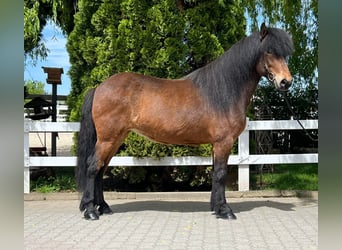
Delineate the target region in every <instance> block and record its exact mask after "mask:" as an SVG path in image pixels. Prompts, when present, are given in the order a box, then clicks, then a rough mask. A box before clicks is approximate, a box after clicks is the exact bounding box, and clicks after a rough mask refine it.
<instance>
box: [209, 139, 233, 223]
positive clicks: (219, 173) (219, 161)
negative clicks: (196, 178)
mask: <svg viewBox="0 0 342 250" xmlns="http://www.w3.org/2000/svg"><path fill="white" fill-rule="evenodd" d="M230 150H231V147H227V145H226V144H214V145H213V164H214V171H213V176H212V178H213V181H212V192H211V209H212V210H213V211H214V212H215V214H216V217H217V218H224V219H230V220H233V219H236V216H235V214H234V213H233V211H232V209H231V208H230V206H229V205H228V203H227V201H226V197H225V186H226V181H227V161H228V156H229V153H230Z"/></svg>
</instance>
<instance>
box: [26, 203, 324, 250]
mask: <svg viewBox="0 0 342 250" xmlns="http://www.w3.org/2000/svg"><path fill="white" fill-rule="evenodd" d="M229 201H230V205H231V207H232V209H233V211H234V212H235V214H236V216H237V218H238V219H237V220H235V221H227V220H222V219H216V218H215V216H214V215H212V213H211V212H210V211H209V203H208V201H207V200H195V201H184V200H183V201H176V200H166V201H163V200H160V201H156V200H108V201H107V202H108V204H109V205H110V206H111V208H112V209H113V211H114V214H113V215H105V216H101V217H100V220H98V221H87V220H85V219H83V215H82V213H80V212H79V210H78V204H79V201H77V200H68V201H60V200H59V201H57V200H54V201H50V200H48V201H25V202H24V209H25V210H24V244H25V249H73V250H75V249H82V250H83V249H125V250H126V249H206V250H207V249H277V250H280V249H291V250H293V249H317V246H318V202H317V199H310V200H309V199H299V198H268V199H266V198H242V199H239V198H233V199H229Z"/></svg>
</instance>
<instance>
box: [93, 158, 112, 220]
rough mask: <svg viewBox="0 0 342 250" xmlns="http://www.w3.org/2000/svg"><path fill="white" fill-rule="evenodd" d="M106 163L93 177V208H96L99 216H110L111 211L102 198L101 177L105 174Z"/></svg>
mask: <svg viewBox="0 0 342 250" xmlns="http://www.w3.org/2000/svg"><path fill="white" fill-rule="evenodd" d="M107 167H108V163H106V165H105V166H104V167H102V168H101V170H100V171H99V173H98V174H97V175H96V177H95V197H94V200H95V206H98V211H99V214H100V215H102V214H112V213H113V211H112V209H110V207H109V205H108V204H107V203H106V202H105V200H104V196H103V175H104V173H105V172H106V170H107Z"/></svg>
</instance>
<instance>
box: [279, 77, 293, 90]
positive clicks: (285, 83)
mask: <svg viewBox="0 0 342 250" xmlns="http://www.w3.org/2000/svg"><path fill="white" fill-rule="evenodd" d="M291 82H292V81H288V80H286V79H283V80H282V81H281V82H280V86H281V87H282V88H285V89H287V88H289V87H290V86H291Z"/></svg>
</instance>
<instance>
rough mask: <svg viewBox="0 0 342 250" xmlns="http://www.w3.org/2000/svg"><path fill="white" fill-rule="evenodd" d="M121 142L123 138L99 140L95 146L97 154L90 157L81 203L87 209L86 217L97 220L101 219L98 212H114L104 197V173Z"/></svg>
mask: <svg viewBox="0 0 342 250" xmlns="http://www.w3.org/2000/svg"><path fill="white" fill-rule="evenodd" d="M121 143H122V140H118V141H117V142H116V143H113V142H101V141H100V140H98V141H97V142H96V146H95V154H94V155H92V156H91V157H90V158H89V159H88V160H89V163H90V165H89V168H88V172H87V186H86V190H85V191H84V192H83V197H82V200H81V205H80V206H81V208H84V209H85V210H86V211H85V212H84V217H85V218H86V219H90V220H97V219H99V214H98V213H100V214H102V213H107V214H110V213H112V211H111V209H110V207H109V206H108V204H107V203H106V202H105V201H104V197H103V174H104V172H105V170H106V168H107V166H108V163H109V161H110V159H111V157H112V156H113V155H114V154H115V152H116V151H117V149H118V148H119V146H120V145H121ZM96 206H99V211H97V210H96ZM84 209H81V210H84Z"/></svg>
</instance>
